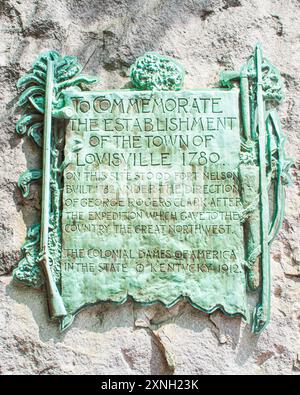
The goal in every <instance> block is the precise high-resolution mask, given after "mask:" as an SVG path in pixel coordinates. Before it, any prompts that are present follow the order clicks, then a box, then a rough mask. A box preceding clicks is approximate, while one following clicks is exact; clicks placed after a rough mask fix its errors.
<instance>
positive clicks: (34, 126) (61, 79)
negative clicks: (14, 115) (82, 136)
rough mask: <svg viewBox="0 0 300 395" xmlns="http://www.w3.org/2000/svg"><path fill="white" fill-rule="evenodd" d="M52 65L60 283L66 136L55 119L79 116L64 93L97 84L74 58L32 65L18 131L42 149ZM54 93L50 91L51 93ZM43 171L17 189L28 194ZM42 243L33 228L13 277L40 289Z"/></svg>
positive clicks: (53, 234)
mask: <svg viewBox="0 0 300 395" xmlns="http://www.w3.org/2000/svg"><path fill="white" fill-rule="evenodd" d="M49 61H52V65H53V92H52V98H53V99H52V108H51V115H52V118H54V120H53V121H54V122H53V130H52V133H51V134H52V137H51V147H50V149H51V171H50V173H51V174H50V179H51V186H50V190H51V192H50V195H51V202H52V204H51V211H50V226H51V230H50V234H49V240H48V245H49V251H50V257H49V259H50V264H51V271H52V275H53V277H54V279H55V281H58V280H59V274H60V273H59V269H60V266H59V265H60V253H61V229H60V224H59V217H60V206H59V201H60V193H61V183H62V181H61V173H60V172H59V171H58V166H59V161H61V159H62V158H61V156H62V155H61V152H60V151H61V149H62V141H63V136H60V132H59V128H58V122H59V121H58V120H55V118H65V119H66V118H67V119H68V118H72V117H75V116H76V113H75V111H74V110H73V106H71V105H68V104H69V103H65V100H64V95H63V92H64V90H65V89H68V88H71V87H73V88H74V87H75V88H76V87H77V89H80V88H81V87H82V85H84V84H91V83H94V82H96V80H97V79H96V78H94V77H87V76H83V75H79V73H80V72H81V71H82V66H81V65H80V64H78V61H77V58H76V57H74V56H61V55H60V54H59V53H58V52H56V51H49V52H46V53H44V54H42V55H40V56H39V57H38V58H37V59H36V61H35V62H34V63H33V65H32V69H31V70H30V72H28V73H27V74H26V75H24V76H23V77H21V78H20V79H19V81H18V83H17V87H18V88H19V89H20V90H22V92H21V94H20V97H19V102H18V104H19V106H20V107H22V109H23V115H22V117H21V118H20V120H19V121H18V122H17V125H16V131H17V133H18V134H19V135H20V136H25V135H27V136H28V137H30V138H31V139H32V140H33V141H34V142H35V144H36V145H37V146H38V147H40V148H42V147H43V134H44V133H43V132H44V117H45V112H46V111H47V110H46V109H45V103H46V86H47V71H48V62H49ZM50 93H51V92H50ZM44 176H45V175H44V174H43V172H42V170H40V169H29V170H26V171H25V172H24V173H23V174H21V176H20V177H19V181H18V186H19V187H20V189H21V191H22V194H23V196H24V197H25V198H26V197H28V195H29V188H30V183H31V182H33V181H37V180H38V179H40V178H42V177H44ZM39 241H40V225H38V224H37V225H33V227H31V228H29V230H28V233H27V238H26V241H25V244H24V246H23V247H22V251H23V257H22V259H21V260H20V261H19V264H18V268H17V269H16V270H15V273H14V278H15V280H16V281H17V282H22V283H23V284H26V285H29V286H33V287H39V286H40V285H41V283H42V282H43V274H42V271H41V269H40V267H39V259H40V257H39V255H40V249H39Z"/></svg>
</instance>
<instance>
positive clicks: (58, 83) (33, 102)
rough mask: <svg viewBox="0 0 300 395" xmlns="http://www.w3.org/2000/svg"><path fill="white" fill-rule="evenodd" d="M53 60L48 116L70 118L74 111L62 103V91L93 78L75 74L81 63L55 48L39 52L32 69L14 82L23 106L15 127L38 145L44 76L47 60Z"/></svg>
mask: <svg viewBox="0 0 300 395" xmlns="http://www.w3.org/2000/svg"><path fill="white" fill-rule="evenodd" d="M48 60H52V61H53V62H54V92H53V97H54V100H53V108H52V116H53V117H55V118H72V117H73V116H75V115H76V114H75V113H74V110H73V109H72V108H71V107H68V106H66V103H65V102H64V99H63V95H62V92H63V91H64V90H65V89H67V88H70V87H78V88H80V87H81V86H82V85H83V84H84V85H87V84H92V83H94V82H96V81H97V79H96V78H94V77H87V76H83V75H79V73H80V72H81V70H82V66H81V65H80V64H78V63H77V58H76V57H75V56H61V55H60V54H59V53H58V52H56V51H49V52H46V53H44V54H42V55H40V56H39V57H38V58H37V59H36V61H35V62H34V63H33V65H32V70H31V71H30V72H29V73H27V74H25V75H24V76H23V77H21V78H20V79H19V81H18V83H17V87H18V88H19V89H23V91H22V93H21V95H20V98H19V101H18V104H19V106H20V107H22V108H23V116H22V117H21V118H20V120H19V121H18V122H17V126H16V130H17V133H18V134H19V135H21V136H24V135H25V134H27V135H28V136H29V137H30V138H32V139H33V141H34V142H35V143H36V144H37V145H38V146H39V147H42V144H43V137H42V134H43V114H44V112H45V91H46V78H47V61H48Z"/></svg>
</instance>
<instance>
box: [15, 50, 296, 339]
mask: <svg viewBox="0 0 300 395" xmlns="http://www.w3.org/2000/svg"><path fill="white" fill-rule="evenodd" d="M81 71H82V67H81V66H80V65H79V64H78V61H77V58H76V57H74V56H61V55H60V54H59V53H58V52H55V51H49V52H46V53H43V54H42V55H40V56H39V57H38V58H37V59H36V61H35V62H34V63H33V66H32V69H31V70H30V71H29V72H28V73H27V74H25V75H24V76H23V77H21V78H20V80H19V81H18V84H17V86H18V88H19V89H20V90H22V92H21V94H20V97H19V106H20V107H21V108H22V116H21V118H20V119H19V121H18V122H17V125H16V131H17V133H18V134H19V135H20V136H28V137H29V138H31V139H32V140H33V141H34V143H35V144H36V145H37V146H38V147H39V148H40V149H41V155H42V157H43V168H42V169H28V170H26V171H25V172H24V173H23V174H21V175H20V177H19V181H18V186H19V187H20V190H21V192H22V195H23V197H24V198H27V197H28V196H29V195H30V184H31V183H32V182H36V181H38V180H42V195H41V221H40V224H34V225H32V226H30V227H29V228H28V230H27V237H26V240H25V243H24V244H23V246H22V256H21V259H20V260H19V262H18V266H17V268H16V269H14V271H13V278H14V281H15V282H16V283H19V284H23V285H27V286H30V287H33V288H41V287H42V286H44V285H45V287H46V290H47V301H48V306H49V314H50V317H51V318H55V319H59V320H60V322H61V329H62V330H64V329H66V328H67V327H69V326H70V324H71V323H72V321H73V319H74V316H75V314H77V313H78V312H79V311H80V310H81V309H82V308H84V307H86V306H88V305H92V304H94V301H93V302H91V303H84V304H83V305H81V306H80V308H78V309H77V310H76V311H72V312H70V311H68V310H67V309H66V306H65V301H64V299H63V297H62V294H61V289H62V279H61V262H62V212H63V204H62V200H63V198H62V195H63V188H64V170H65V169H66V168H67V167H68V166H69V164H70V158H68V157H65V155H64V149H65V144H66V142H65V130H66V124H67V123H68V120H70V119H73V120H74V119H76V118H78V114H77V112H76V111H75V110H74V106H73V104H72V102H71V100H70V95H68V92H70V91H72V92H77V94H79V93H80V92H82V93H83V94H84V92H85V90H86V87H87V85H89V84H92V83H95V82H96V81H97V79H96V78H94V77H87V76H83V75H81V74H80V73H81ZM130 77H131V83H132V85H133V86H134V88H135V89H136V93H138V91H141V92H143V91H153V92H160V91H165V92H168V91H174V92H175V91H179V92H180V91H181V89H182V86H183V79H184V69H183V67H182V66H181V65H179V64H178V63H177V62H175V61H174V60H173V59H170V58H167V57H163V56H161V55H159V54H157V53H155V52H149V53H146V54H145V55H144V56H142V57H140V58H139V59H137V61H136V62H135V63H134V65H132V67H131V69H130ZM220 88H222V89H224V88H225V89H226V90H229V91H230V90H232V89H236V88H238V89H239V113H240V114H241V125H240V161H239V165H238V173H239V174H238V176H239V180H240V184H239V185H240V198H241V202H242V210H241V211H240V214H239V218H240V223H241V224H242V225H241V226H242V232H243V235H244V241H243V248H244V250H243V251H244V257H243V262H242V266H243V268H244V276H245V284H246V288H247V292H256V293H257V294H258V297H259V303H258V304H257V306H256V308H255V309H254V311H253V313H252V331H253V332H254V333H260V332H261V331H262V330H263V329H264V328H265V327H266V325H267V324H268V322H269V320H270V295H271V291H270V289H271V274H270V245H271V243H272V241H273V240H274V238H275V237H276V235H277V234H278V232H279V230H280V228H281V225H282V221H283V217H284V196H285V190H284V187H285V185H286V184H288V183H290V182H291V179H290V176H289V168H290V166H291V164H292V162H291V160H290V159H289V158H287V157H286V156H285V152H284V143H285V137H284V134H283V132H282V129H281V125H280V120H279V116H278V114H277V111H276V106H277V105H278V104H279V103H280V102H281V101H282V99H283V85H282V82H281V77H280V73H279V71H278V70H277V69H276V67H274V66H273V65H272V64H271V63H270V62H269V61H268V60H267V59H266V58H264V57H263V54H262V48H261V46H260V45H259V44H257V45H256V47H255V49H254V52H253V54H252V55H251V56H250V58H249V59H248V61H247V63H246V64H245V65H243V66H242V68H241V70H240V71H233V70H226V71H223V72H222V73H221V75H220ZM218 89H219V88H216V91H218ZM132 91H133V90H132ZM91 92H92V91H91ZM71 142H72V147H71V148H70V149H69V151H70V152H71V153H76V152H79V151H80V150H81V149H82V147H83V141H82V139H80V138H77V137H76V136H75V137H74V138H73V139H72V141H71ZM224 284H225V285H226V281H224ZM183 297H185V298H186V299H187V300H189V302H190V303H191V304H192V305H193V306H194V307H196V308H197V309H199V310H202V311H204V312H206V313H209V314H210V313H212V312H213V311H215V310H217V309H219V310H221V311H222V312H223V313H224V314H226V315H229V316H242V317H243V318H245V319H246V320H249V316H250V314H242V313H239V312H238V311H237V312H236V313H235V312H233V313H229V312H228V311H227V310H226V308H224V306H223V305H222V303H215V304H214V306H213V307H211V308H209V309H205V308H202V307H201V306H200V305H199V304H197V303H195V302H194V301H193V300H192V298H191V297H189V295H187V294H185V295H183V294H180V295H178V297H177V298H175V299H176V300H175V302H177V301H178V300H179V299H182V298H183ZM229 297H230V295H229ZM233 299H234V297H233ZM106 300H107V301H110V300H109V299H106ZM126 300H127V297H126V298H123V299H122V300H121V299H120V300H118V301H116V300H113V302H114V303H119V304H120V303H123V302H125V301H126ZM101 301H102V300H97V301H96V302H97V303H98V302H101ZM156 302H157V300H156V299H153V300H151V302H149V303H144V304H152V303H156ZM163 304H164V305H165V306H166V307H170V306H168V303H163ZM172 304H174V303H172ZM248 309H249V307H248Z"/></svg>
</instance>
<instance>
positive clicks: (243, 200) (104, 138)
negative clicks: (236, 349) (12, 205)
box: [14, 46, 290, 333]
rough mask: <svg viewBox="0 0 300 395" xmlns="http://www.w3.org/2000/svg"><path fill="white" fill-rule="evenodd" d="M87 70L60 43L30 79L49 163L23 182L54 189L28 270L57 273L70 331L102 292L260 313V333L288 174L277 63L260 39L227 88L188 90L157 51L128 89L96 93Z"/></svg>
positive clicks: (31, 103) (114, 298)
mask: <svg viewBox="0 0 300 395" xmlns="http://www.w3.org/2000/svg"><path fill="white" fill-rule="evenodd" d="M80 71H81V67H80V66H79V65H78V63H77V60H76V58H74V57H68V56H65V57H61V56H60V55H59V54H58V53H56V52H48V53H46V54H43V55H41V56H40V57H39V58H38V59H37V61H36V62H35V63H34V65H33V69H32V72H30V73H29V74H27V75H26V76H24V77H22V78H21V80H20V81H19V86H20V87H23V86H24V87H25V90H24V91H23V93H22V94H21V96H20V105H21V106H23V107H24V115H23V116H22V118H21V119H20V121H19V122H18V124H17V131H18V133H20V134H27V135H29V136H30V137H32V138H33V140H34V141H35V142H36V144H37V145H38V146H40V147H42V149H43V169H42V170H40V169H29V170H27V171H26V172H25V173H24V174H22V175H21V176H20V180H19V186H20V188H21V190H22V193H23V195H24V197H27V196H28V195H29V193H30V183H31V182H32V181H35V180H38V179H40V178H42V181H43V188H42V212H41V224H37V225H34V226H32V227H31V228H29V229H28V236H27V240H26V242H25V244H24V246H23V256H22V259H21V260H20V262H19V265H18V268H17V269H15V271H14V278H15V280H16V281H17V282H21V283H25V284H27V285H30V286H34V287H37V288H38V287H41V286H42V285H43V284H44V283H45V285H46V288H47V293H48V304H49V309H50V316H51V317H53V318H58V319H60V322H61V329H65V328H67V327H68V326H69V325H70V324H71V322H72V320H73V318H74V316H75V315H76V314H77V313H78V312H79V311H80V309H82V308H83V307H85V306H88V305H91V304H95V303H97V302H103V301H110V302H115V303H123V302H125V301H126V300H127V299H128V298H132V299H133V300H134V301H135V302H139V303H142V304H147V305H148V304H153V303H162V304H163V305H165V306H166V307H170V306H172V305H174V304H175V303H176V302H178V301H179V300H180V299H183V298H186V299H187V300H188V301H189V302H190V303H191V304H192V305H193V306H194V307H196V308H198V309H200V310H202V311H205V312H206V313H211V312H213V311H215V310H216V309H220V310H221V311H222V312H223V313H224V314H226V315H229V316H238V315H239V316H242V317H243V318H244V319H245V320H247V321H248V322H250V321H251V316H252V327H253V331H254V332H256V333H259V332H260V331H261V330H262V329H263V328H264V327H265V326H266V324H267V323H268V321H269V315H270V262H269V255H270V252H269V249H270V243H271V242H272V240H273V239H274V238H275V236H276V234H277V233H278V230H279V229H280V226H281V222H282V219H283V207H284V184H285V183H286V182H288V181H289V175H288V169H289V166H290V161H289V160H287V159H286V158H285V156H284V147H283V144H284V137H283V134H282V131H281V128H280V122H279V119H278V116H277V112H276V110H275V105H276V103H278V102H279V101H280V100H281V99H282V85H281V80H280V75H279V73H278V71H277V69H276V68H275V67H274V66H272V65H271V64H270V63H269V62H268V61H267V60H266V59H265V58H263V56H262V51H261V48H260V46H257V47H256V49H255V51H254V54H253V56H251V57H250V59H249V61H248V63H247V64H246V65H245V66H243V67H242V69H241V71H240V72H235V71H224V72H222V74H221V79H220V88H215V89H195V90H184V89H183V88H182V86H183V77H184V70H183V68H182V67H181V66H180V65H178V64H177V63H176V62H174V61H173V60H172V59H169V58H165V57H162V56H160V55H158V54H156V53H148V54H146V55H145V56H143V57H141V58H139V59H138V60H137V61H136V63H135V64H134V65H133V66H132V68H131V81H132V85H133V86H134V88H133V89H129V90H128V89H123V90H113V91H100V90H93V91H89V90H85V89H84V87H85V86H86V84H89V83H93V82H95V79H94V78H90V77H85V76H81V75H80ZM250 292H253V293H254V294H255V295H256V296H257V298H258V304H257V307H256V309H255V310H254V312H253V313H252V314H251V308H250V306H249V300H248V299H249V298H248V296H249V293H250Z"/></svg>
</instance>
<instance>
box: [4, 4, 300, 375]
mask: <svg viewBox="0 0 300 395" xmlns="http://www.w3.org/2000/svg"><path fill="white" fill-rule="evenodd" d="M299 18H300V3H299V0H263V1H262V0H180V1H179V0H147V1H144V0H43V1H41V0H30V1H29V0H1V1H0V30H1V39H0V92H1V98H0V122H1V133H0V141H1V144H0V151H1V158H2V159H1V166H0V183H1V184H0V185H1V187H0V207H1V210H0V275H1V276H0V373H2V374H17V373H21V374H122V373H125V374H147V373H148V374H150V373H152V374H173V373H175V374H187V373H191V374H299V370H300V336H299V324H300V322H299V320H300V309H299V306H300V288H299V280H300V272H299V242H300V228H299V213H300V199H299V182H300V173H299V172H300V155H299V147H300V138H299V130H298V122H299V114H298V112H297V108H298V109H299V108H300V107H299V104H300V96H299V84H300V74H299V67H300V55H299V52H300V41H299V34H300V30H299ZM257 41H260V42H261V43H262V44H263V47H264V51H265V54H266V56H267V57H268V58H269V59H270V61H271V62H272V63H273V64H275V65H276V66H278V68H279V69H280V70H281V72H282V77H283V79H284V82H285V94H286V99H285V101H284V103H283V104H282V105H281V106H280V118H281V121H282V124H283V128H284V131H285V132H286V134H287V143H286V150H287V153H288V155H289V156H291V157H293V158H294V161H295V163H294V166H293V167H292V170H291V173H292V178H293V185H292V186H291V187H289V188H288V189H287V201H286V218H285V220H284V224H283V228H282V230H281V232H280V234H279V236H278V237H277V239H276V241H275V242H274V243H273V246H272V250H271V266H272V272H273V280H272V318H271V323H270V325H269V326H268V328H267V330H266V331H264V332H263V334H262V335H261V336H255V335H253V334H251V332H250V328H249V326H248V325H246V324H244V323H241V321H240V319H229V318H225V317H223V316H222V315H221V314H219V313H215V314H213V315H211V316H207V315H204V314H202V313H200V312H199V311H197V310H195V309H193V308H192V307H190V306H189V305H188V304H186V303H185V302H181V303H179V304H178V305H176V306H175V307H173V308H172V309H170V310H169V311H167V310H166V309H164V308H162V307H160V306H154V307H149V308H141V307H138V306H135V305H134V304H133V303H131V302H128V303H126V304H124V305H123V306H119V307H118V306H110V305H109V304H103V305H98V306H96V307H93V308H90V309H87V310H85V311H84V312H82V313H80V314H79V315H78V317H77V318H76V319H75V322H74V324H73V326H72V327H71V329H69V330H68V331H67V332H65V333H63V334H61V333H59V331H58V328H57V325H56V324H55V323H51V322H49V321H48V312H47V307H46V302H45V294H44V293H43V292H39V291H34V290H30V289H27V288H25V287H24V288H22V287H19V288H18V287H16V286H15V285H13V284H12V281H11V279H12V277H11V273H12V269H13V268H14V267H15V265H16V262H17V260H18V257H19V251H20V247H21V245H22V242H23V241H24V238H25V233H26V227H27V226H29V225H31V224H32V223H34V222H35V221H37V220H38V218H39V194H40V190H39V186H38V185H36V186H33V187H32V190H31V194H30V197H29V199H27V200H26V201H25V200H24V199H23V198H22V196H21V194H20V192H19V190H18V187H17V180H18V176H19V174H20V173H21V172H22V171H24V170H25V169H26V168H33V167H38V166H39V165H40V163H39V156H38V154H37V153H38V151H37V149H36V148H35V146H34V145H33V143H31V142H30V141H29V140H28V139H26V138H25V139H20V138H19V137H18V136H17V135H16V132H15V123H16V120H17V119H18V117H19V115H18V109H17V105H16V103H17V90H16V86H15V85H16V81H17V79H18V78H19V77H20V76H21V75H23V74H24V72H25V71H27V70H28V69H29V68H30V66H31V63H32V61H33V60H34V59H35V57H36V56H37V55H38V54H39V53H40V52H42V51H44V50H48V49H56V50H58V51H60V52H61V53H62V54H69V55H77V56H78V57H79V60H80V62H81V63H82V64H83V65H84V71H85V73H87V74H91V75H98V76H100V79H101V81H100V83H99V84H98V88H100V89H103V88H109V89H112V88H120V87H124V85H125V84H126V83H127V82H128V67H129V66H130V65H131V64H132V63H133V62H134V61H135V59H136V58H137V57H138V56H140V55H142V54H144V52H145V51H148V50H155V51H158V52H160V53H162V54H166V55H169V56H171V57H174V58H175V59H177V60H178V62H179V63H181V64H183V65H184V66H185V69H186V71H187V76H186V79H185V88H194V87H209V86H213V85H214V84H216V82H217V81H218V73H219V71H220V70H221V69H222V68H224V67H226V68H234V69H235V68H239V67H240V66H241V65H242V64H243V63H244V62H245V60H246V58H247V56H249V54H250V53H251V51H252V48H253V46H254V45H255V43H256V42H257Z"/></svg>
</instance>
